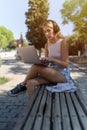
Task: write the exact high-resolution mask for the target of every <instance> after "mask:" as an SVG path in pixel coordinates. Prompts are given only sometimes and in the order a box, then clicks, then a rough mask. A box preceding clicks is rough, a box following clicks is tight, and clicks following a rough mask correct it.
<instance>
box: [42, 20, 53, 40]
mask: <svg viewBox="0 0 87 130" xmlns="http://www.w3.org/2000/svg"><path fill="white" fill-rule="evenodd" d="M43 31H44V34H45V36H46V38H47V39H49V40H52V39H53V38H54V36H55V33H54V30H53V24H52V23H51V22H50V23H48V24H47V25H46V26H44V28H43Z"/></svg>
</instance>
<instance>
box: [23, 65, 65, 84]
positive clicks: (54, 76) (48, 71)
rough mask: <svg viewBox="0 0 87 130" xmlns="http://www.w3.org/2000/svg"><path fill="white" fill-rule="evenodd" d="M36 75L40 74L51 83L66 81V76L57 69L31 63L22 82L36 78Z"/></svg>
mask: <svg viewBox="0 0 87 130" xmlns="http://www.w3.org/2000/svg"><path fill="white" fill-rule="evenodd" d="M38 75H40V77H41V78H43V79H45V80H47V81H49V82H53V83H56V82H67V80H66V77H65V76H64V75H63V74H62V73H60V72H59V71H57V70H54V69H52V68H50V67H45V66H42V65H33V66H32V67H31V68H30V70H29V72H28V74H27V76H26V78H25V80H24V82H23V83H24V84H26V83H27V81H28V80H30V79H33V78H36V77H37V76H38Z"/></svg>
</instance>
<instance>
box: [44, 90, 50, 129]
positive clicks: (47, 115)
mask: <svg viewBox="0 0 87 130" xmlns="http://www.w3.org/2000/svg"><path fill="white" fill-rule="evenodd" d="M51 103H52V93H50V92H48V95H47V102H46V109H45V112H44V118H43V125H42V130H51Z"/></svg>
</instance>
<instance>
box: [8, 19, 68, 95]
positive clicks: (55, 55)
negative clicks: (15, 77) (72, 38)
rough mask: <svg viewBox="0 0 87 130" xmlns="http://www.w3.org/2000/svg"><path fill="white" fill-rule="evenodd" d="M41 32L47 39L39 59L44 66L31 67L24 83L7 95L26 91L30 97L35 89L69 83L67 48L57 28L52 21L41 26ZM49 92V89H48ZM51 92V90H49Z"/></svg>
mask: <svg viewBox="0 0 87 130" xmlns="http://www.w3.org/2000/svg"><path fill="white" fill-rule="evenodd" d="M43 32H44V34H45V36H46V38H47V43H46V44H45V57H43V58H41V61H42V63H43V64H45V63H46V64H47V63H48V64H47V66H44V65H35V64H34V65H32V67H31V68H30V69H29V72H28V74H27V76H26V77H25V79H24V81H23V82H22V83H20V84H18V85H17V86H16V87H15V88H14V89H12V90H10V91H9V92H8V93H9V94H10V95H13V96H14V95H16V94H19V93H21V92H23V91H24V90H26V89H27V92H28V94H29V96H30V97H31V96H32V94H33V92H34V90H35V88H36V87H38V86H41V85H43V84H49V83H53V84H55V83H69V79H70V75H69V67H68V64H69V60H68V59H69V58H68V47H67V43H66V40H65V38H64V36H63V35H62V34H61V32H60V28H59V26H58V25H57V24H56V22H55V21H53V20H47V21H46V22H45V23H44V24H43ZM48 90H49V91H50V87H48ZM51 90H52V88H51Z"/></svg>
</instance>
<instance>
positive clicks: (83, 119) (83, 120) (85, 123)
mask: <svg viewBox="0 0 87 130" xmlns="http://www.w3.org/2000/svg"><path fill="white" fill-rule="evenodd" d="M71 97H72V101H73V103H74V107H75V109H76V112H77V115H78V119H79V121H80V124H81V125H82V129H83V130H87V116H86V114H85V113H84V111H83V109H82V106H81V104H80V103H79V101H78V100H77V98H76V97H75V95H74V94H73V93H71Z"/></svg>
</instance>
